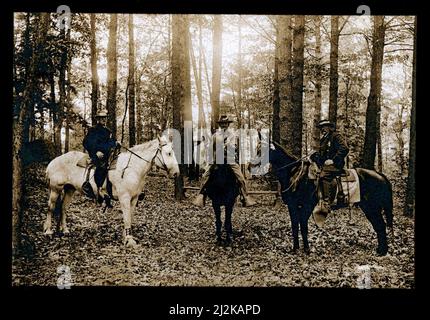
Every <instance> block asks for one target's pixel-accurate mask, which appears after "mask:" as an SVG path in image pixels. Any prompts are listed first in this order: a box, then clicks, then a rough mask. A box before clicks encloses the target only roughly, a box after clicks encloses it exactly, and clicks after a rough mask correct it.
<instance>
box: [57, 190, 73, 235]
mask: <svg viewBox="0 0 430 320" xmlns="http://www.w3.org/2000/svg"><path fill="white" fill-rule="evenodd" d="M74 193H75V189H74V188H66V189H64V198H63V204H62V207H61V219H60V230H59V231H60V232H61V233H62V234H63V235H66V236H67V235H69V234H70V231H69V228H68V227H67V209H68V207H69V204H70V202H71V201H72V197H73V194H74Z"/></svg>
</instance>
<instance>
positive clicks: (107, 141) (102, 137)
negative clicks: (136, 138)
mask: <svg viewBox="0 0 430 320" xmlns="http://www.w3.org/2000/svg"><path fill="white" fill-rule="evenodd" d="M95 118H96V121H97V123H96V125H95V126H93V127H91V128H90V129H89V130H88V133H87V135H86V136H85V138H84V141H83V145H84V148H85V150H87V151H88V154H89V156H90V158H91V161H92V163H93V164H94V165H95V166H96V170H95V173H94V180H95V182H96V185H97V195H98V198H100V195H99V190H100V188H101V186H102V185H103V182H104V180H105V178H106V175H107V172H108V169H107V166H108V159H109V155H110V152H111V151H112V149H114V148H115V147H116V146H121V144H120V143H119V142H118V141H116V140H115V139H114V138H113V137H112V133H111V132H110V130H109V129H108V128H107V127H106V122H107V112H106V111H105V110H101V111H99V112H98V113H97V115H96V117H95ZM88 180H89V174H87V178H86V181H85V182H84V184H83V185H82V191H83V192H84V193H85V194H86V195H87V196H89V197H93V196H94V194H93V191H92V187H91V184H90V183H89V181H88ZM99 200H100V199H99ZM104 200H105V202H106V206H109V207H111V204H110V199H109V197H107V196H105V198H104Z"/></svg>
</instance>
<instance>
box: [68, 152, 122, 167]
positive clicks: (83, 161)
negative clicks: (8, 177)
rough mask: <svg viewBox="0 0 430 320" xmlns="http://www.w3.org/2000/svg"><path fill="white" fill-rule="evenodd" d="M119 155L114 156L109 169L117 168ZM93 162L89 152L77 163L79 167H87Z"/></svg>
mask: <svg viewBox="0 0 430 320" xmlns="http://www.w3.org/2000/svg"><path fill="white" fill-rule="evenodd" d="M117 160H118V157H114V158H113V159H111V160H110V161H109V167H108V169H109V170H115V169H116V163H117ZM91 163H92V161H91V158H90V156H89V155H88V154H85V155H84V156H82V158H81V159H79V161H78V162H77V163H76V165H77V166H78V167H81V168H85V169H86V168H87V167H88V166H89V165H90V164H91Z"/></svg>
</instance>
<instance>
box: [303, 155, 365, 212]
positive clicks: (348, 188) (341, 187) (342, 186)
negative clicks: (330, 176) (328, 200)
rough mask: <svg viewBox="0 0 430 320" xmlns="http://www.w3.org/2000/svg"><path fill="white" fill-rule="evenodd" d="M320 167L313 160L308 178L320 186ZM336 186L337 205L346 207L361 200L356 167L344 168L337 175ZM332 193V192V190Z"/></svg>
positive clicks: (334, 194) (334, 191) (335, 203)
mask: <svg viewBox="0 0 430 320" xmlns="http://www.w3.org/2000/svg"><path fill="white" fill-rule="evenodd" d="M319 172H320V169H319V168H318V166H317V164H316V163H315V162H312V163H311V165H310V166H309V170H308V178H309V179H310V180H314V181H315V185H316V187H317V188H319V182H318V176H319ZM335 179H336V187H335V190H333V198H332V199H334V206H335V207H338V208H340V207H344V206H348V205H352V204H354V203H357V202H360V181H359V179H358V175H357V171H356V170H355V169H344V170H343V172H342V173H341V174H340V175H338V176H336V178H335ZM330 193H331V192H330ZM318 196H319V192H318Z"/></svg>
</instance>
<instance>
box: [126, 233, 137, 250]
mask: <svg viewBox="0 0 430 320" xmlns="http://www.w3.org/2000/svg"><path fill="white" fill-rule="evenodd" d="M124 244H125V246H126V247H127V248H133V249H135V248H136V247H137V242H136V240H134V239H133V237H132V236H127V237H126V238H125V240H124Z"/></svg>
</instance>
